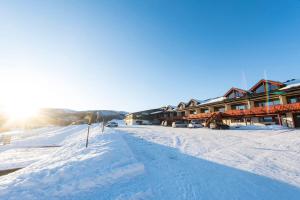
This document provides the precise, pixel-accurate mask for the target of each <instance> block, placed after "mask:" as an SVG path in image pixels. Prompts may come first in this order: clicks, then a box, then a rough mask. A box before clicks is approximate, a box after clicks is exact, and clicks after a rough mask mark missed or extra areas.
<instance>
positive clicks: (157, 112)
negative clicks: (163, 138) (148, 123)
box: [150, 110, 163, 115]
mask: <svg viewBox="0 0 300 200" xmlns="http://www.w3.org/2000/svg"><path fill="white" fill-rule="evenodd" d="M162 112H163V111H162V110H160V111H156V112H152V113H150V115H154V114H159V113H162Z"/></svg>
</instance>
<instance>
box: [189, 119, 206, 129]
mask: <svg viewBox="0 0 300 200" xmlns="http://www.w3.org/2000/svg"><path fill="white" fill-rule="evenodd" d="M202 127H203V126H202V124H201V123H200V122H199V121H193V120H192V121H191V122H190V123H189V124H188V128H202Z"/></svg>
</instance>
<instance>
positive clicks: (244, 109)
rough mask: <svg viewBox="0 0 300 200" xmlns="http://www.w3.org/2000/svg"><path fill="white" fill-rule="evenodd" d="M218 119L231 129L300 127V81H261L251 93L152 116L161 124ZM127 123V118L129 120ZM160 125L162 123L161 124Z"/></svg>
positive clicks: (231, 93) (237, 93) (232, 92)
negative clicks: (266, 126) (163, 122)
mask: <svg viewBox="0 0 300 200" xmlns="http://www.w3.org/2000/svg"><path fill="white" fill-rule="evenodd" d="M215 116H218V118H220V119H221V120H222V123H224V124H227V125H241V124H243V125H250V124H252V125H275V124H276V125H282V126H286V127H291V128H295V127H300V80H295V79H292V80H289V81H286V82H278V81H271V80H264V79H262V80H260V81H259V82H257V83H256V84H255V85H254V86H253V87H251V88H250V89H249V90H243V89H239V88H234V87H233V88H231V89H230V90H228V91H227V92H226V93H225V94H224V95H223V96H220V97H217V98H212V99H207V100H197V99H191V100H190V101H189V102H180V103H179V104H178V105H177V107H171V106H167V107H163V108H160V109H159V112H157V113H154V114H152V115H151V120H156V122H157V124H159V122H162V121H167V122H168V124H171V123H172V122H173V121H177V120H188V121H190V120H199V121H201V122H203V123H205V122H207V121H209V120H210V119H211V118H213V117H215ZM126 119H127V117H126ZM151 120H150V123H151ZM158 121H159V122H158Z"/></svg>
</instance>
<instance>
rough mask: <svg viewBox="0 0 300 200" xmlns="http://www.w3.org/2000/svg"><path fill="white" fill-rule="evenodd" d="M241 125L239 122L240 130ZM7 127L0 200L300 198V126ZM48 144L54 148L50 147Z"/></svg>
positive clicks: (1, 157) (0, 155)
mask: <svg viewBox="0 0 300 200" xmlns="http://www.w3.org/2000/svg"><path fill="white" fill-rule="evenodd" d="M244 129H245V128H244ZM86 132H87V126H86V125H73V126H67V127H45V128H40V129H35V130H31V131H25V132H16V131H15V132H6V133H4V135H6V136H11V137H12V142H11V144H10V145H6V146H0V170H1V169H7V168H12V167H15V168H17V167H24V168H23V169H21V170H19V171H16V172H14V173H11V174H9V175H6V176H2V177H0V199H19V198H20V197H22V199H25V200H26V199H30V200H31V199H46V200H47V199H118V200H119V199H175V200H176V199H195V200H196V199H197V200H198V199H206V200H209V199H218V200H219V199H224V200H225V199H246V200H248V199H249V200H250V199H251V200H252V199H265V200H269V199H272V200H276V199H278V200H282V199H289V200H290V199H295V200H296V199H297V200H298V199H300V189H299V188H300V155H299V146H300V131H299V130H290V129H278V128H276V130H259V129H256V130H224V131H216V130H210V129H205V128H202V129H181V128H178V129H173V128H170V127H159V126H132V127H126V126H123V125H122V126H121V127H119V128H117V129H109V128H108V129H106V130H105V133H104V134H101V133H100V127H99V126H96V125H93V126H92V128H91V134H90V140H89V141H90V143H89V146H88V148H85V139H86ZM49 146H53V147H49Z"/></svg>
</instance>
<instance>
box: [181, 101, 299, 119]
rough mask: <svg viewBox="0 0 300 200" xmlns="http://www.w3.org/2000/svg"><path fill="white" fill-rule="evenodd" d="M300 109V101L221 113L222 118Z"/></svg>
mask: <svg viewBox="0 0 300 200" xmlns="http://www.w3.org/2000/svg"><path fill="white" fill-rule="evenodd" d="M296 111H300V103H293V104H285V105H275V106H267V107H256V108H252V109H247V110H228V111H225V112H223V113H222V116H223V117H224V118H226V117H228V118H230V117H245V116H249V117H251V116H259V115H272V114H273V115H276V114H282V113H287V112H296ZM214 113H216V112H212V113H200V114H195V115H189V116H188V117H186V118H185V119H207V118H209V117H211V116H212V115H213V114H214Z"/></svg>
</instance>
